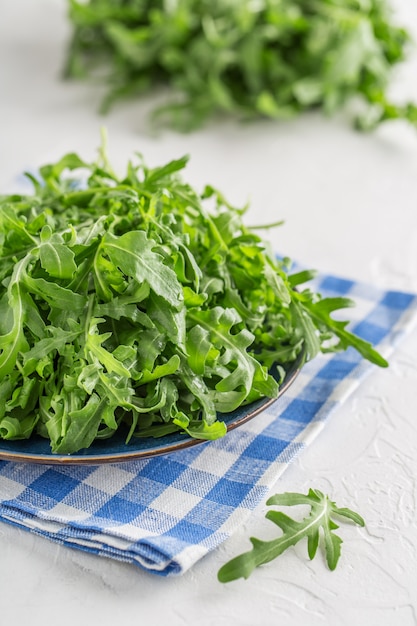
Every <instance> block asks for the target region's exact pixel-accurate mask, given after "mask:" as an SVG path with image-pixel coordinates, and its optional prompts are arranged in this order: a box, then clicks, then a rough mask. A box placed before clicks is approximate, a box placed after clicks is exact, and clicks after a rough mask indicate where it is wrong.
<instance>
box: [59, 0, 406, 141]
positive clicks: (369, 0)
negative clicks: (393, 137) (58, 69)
mask: <svg viewBox="0 0 417 626" xmlns="http://www.w3.org/2000/svg"><path fill="white" fill-rule="evenodd" d="M69 18H70V20H71V22H72V24H73V35H72V41H71V43H70V48H69V52H68V58H67V64H66V68H65V74H66V76H68V77H78V78H79V77H83V76H84V77H85V76H89V77H92V76H97V75H98V76H100V79H101V80H104V82H105V83H107V84H108V92H107V95H106V97H105V99H104V101H103V103H102V110H103V111H107V110H108V109H109V108H110V107H111V106H112V104H113V103H114V101H116V100H118V99H120V98H123V97H127V96H133V95H137V94H141V93H146V92H150V91H152V90H153V89H154V88H155V87H156V86H158V85H165V86H169V88H170V90H169V93H170V96H169V100H168V102H167V103H166V104H164V105H163V106H160V107H158V108H157V110H156V111H155V116H156V118H157V120H158V122H159V123H162V122H164V123H168V124H169V125H170V126H172V127H175V128H176V129H179V130H183V131H189V130H193V129H195V128H198V127H199V126H201V125H202V124H203V123H204V122H205V121H206V120H207V119H208V118H210V117H212V116H213V115H216V114H218V113H221V112H223V113H224V112H226V113H228V114H232V115H234V116H237V117H238V118H240V119H251V118H254V117H269V118H277V119H286V118H289V117H291V116H294V115H297V114H299V113H300V112H302V111H305V110H308V109H311V108H320V109H322V110H323V111H324V112H326V113H328V114H331V113H333V112H335V111H336V110H338V109H340V108H341V107H343V106H344V105H345V104H346V103H348V102H349V101H351V100H353V99H358V100H359V101H360V102H362V104H363V103H364V104H365V105H366V106H364V107H363V106H362V107H361V110H360V113H359V114H358V117H357V119H356V123H357V125H358V126H359V127H360V128H362V129H371V128H373V127H375V126H376V125H378V124H379V123H380V122H381V121H383V120H387V119H396V118H402V119H407V120H408V121H410V122H411V123H413V124H415V125H417V106H416V105H415V104H413V103H409V104H405V105H398V106H397V105H394V104H392V103H390V102H389V100H387V97H386V89H387V86H388V83H389V80H390V78H391V74H392V69H393V67H394V66H395V65H396V64H397V63H399V62H400V61H402V60H403V59H404V58H405V53H406V46H407V43H408V42H409V40H410V36H409V34H408V33H407V31H406V30H405V29H404V28H401V27H399V26H397V25H395V24H394V21H393V18H392V14H391V11H390V8H389V6H388V3H387V0H88V1H87V2H85V0H84V1H83V2H80V1H77V0H69ZM103 74H104V75H103Z"/></svg>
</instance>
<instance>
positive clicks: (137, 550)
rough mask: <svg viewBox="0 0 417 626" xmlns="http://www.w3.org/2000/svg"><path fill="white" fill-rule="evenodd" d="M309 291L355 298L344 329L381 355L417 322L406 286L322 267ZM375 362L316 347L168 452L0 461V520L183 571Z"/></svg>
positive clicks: (228, 529)
mask: <svg viewBox="0 0 417 626" xmlns="http://www.w3.org/2000/svg"><path fill="white" fill-rule="evenodd" d="M313 287H314V289H316V290H317V291H319V292H320V293H322V294H323V295H324V296H339V295H343V296H348V297H351V298H353V299H354V300H355V302H356V307H355V308H354V309H351V310H349V317H350V319H352V320H353V323H352V326H351V328H352V329H353V330H354V332H356V333H357V334H359V335H360V336H362V337H363V338H364V339H367V340H368V341H370V342H372V343H373V344H376V345H377V346H378V349H379V350H380V351H381V353H382V354H383V355H384V356H386V357H388V356H389V354H390V352H391V351H392V349H393V347H394V345H395V343H396V342H397V340H398V339H399V338H400V336H402V335H404V334H405V333H407V332H410V331H411V329H412V327H413V325H414V322H415V320H416V318H417V297H416V296H415V295H412V294H407V293H402V292H398V291H380V290H378V289H375V288H374V287H372V286H370V285H365V284H361V283H355V282H353V281H350V280H345V279H341V278H338V277H336V276H327V275H326V276H321V277H319V278H318V279H317V280H316V281H315V284H314V285H313ZM374 367H375V366H372V365H370V364H369V363H368V362H366V361H364V360H363V359H361V358H360V357H359V356H358V355H357V354H356V352H355V351H354V350H351V349H349V350H347V351H346V352H345V353H342V354H335V355H327V356H326V355H320V356H318V357H317V358H316V359H314V360H313V361H312V362H310V363H308V364H307V365H306V366H305V367H304V368H303V370H302V372H301V373H300V375H299V376H298V378H297V380H296V382H295V383H294V384H293V385H292V387H291V388H290V389H289V390H288V391H287V392H286V393H285V394H284V395H283V396H282V397H281V398H280V399H279V400H278V401H277V402H276V403H275V404H273V405H272V406H271V407H270V408H268V409H267V410H265V411H264V412H263V413H262V414H260V415H259V416H257V417H256V418H255V419H253V420H252V421H250V422H248V423H247V424H245V425H242V426H241V427H240V428H238V429H236V430H235V431H232V432H230V433H228V435H227V436H226V437H225V438H224V439H222V440H220V441H214V442H210V443H207V444H204V445H200V446H195V447H192V448H189V449H187V450H184V451H179V452H176V453H173V454H170V455H167V456H164V457H156V458H153V459H150V460H141V461H132V462H126V463H121V464H114V465H101V466H88V467H85V466H78V467H77V466H70V467H61V466H42V465H35V464H19V463H11V462H0V519H1V520H3V521H4V522H9V523H11V524H15V525H16V526H19V527H21V528H24V529H27V530H29V531H31V532H33V533H36V534H38V535H41V536H43V537H47V538H49V539H51V540H54V541H56V542H59V543H61V544H63V545H65V546H70V547H72V548H77V549H79V550H86V551H88V552H93V553H95V554H97V555H100V556H105V557H110V558H114V559H118V560H120V561H126V562H129V563H134V564H136V565H138V566H139V567H141V568H144V569H147V570H149V571H151V572H153V573H157V574H160V575H164V576H166V575H174V574H181V573H183V572H184V571H186V570H187V569H189V568H190V567H191V566H192V565H193V564H194V563H195V562H196V561H198V560H199V559H200V558H202V557H203V556H204V555H205V554H207V553H208V552H209V551H210V550H213V549H214V548H216V547H217V546H219V544H221V543H222V542H223V541H225V540H226V539H227V538H228V537H229V536H230V535H231V534H232V533H233V532H234V530H236V528H238V527H239V525H241V524H242V523H243V522H244V521H245V520H246V519H247V518H248V516H249V515H250V513H251V511H253V509H254V508H255V507H256V506H257V505H258V504H259V503H261V502H262V501H263V500H264V499H265V498H266V496H267V494H268V492H269V490H270V488H271V487H272V486H273V485H274V483H275V482H276V480H277V478H278V477H279V476H280V474H281V473H282V472H283V471H284V470H285V468H286V467H287V465H288V463H290V461H291V460H292V459H293V458H294V457H295V456H296V455H297V454H299V453H300V451H301V450H302V449H303V448H304V447H305V446H306V445H308V444H310V443H311V442H312V441H313V439H314V437H315V436H316V435H317V434H318V433H319V431H320V430H321V428H323V426H324V424H325V422H326V420H327V418H328V417H329V415H330V414H331V413H333V412H334V410H335V409H336V408H337V406H338V405H340V403H342V402H343V401H344V400H345V399H346V398H347V397H348V396H349V394H351V393H352V392H353V391H354V390H355V389H356V388H357V386H358V385H359V383H360V382H361V381H362V380H363V378H364V376H365V374H367V373H368V372H370V371H372V370H373V369H374Z"/></svg>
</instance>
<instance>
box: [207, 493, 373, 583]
mask: <svg viewBox="0 0 417 626" xmlns="http://www.w3.org/2000/svg"><path fill="white" fill-rule="evenodd" d="M267 505H280V506H294V505H308V506H310V513H309V515H307V516H306V517H305V518H304V519H302V520H301V521H296V520H294V519H292V518H290V517H288V516H287V515H285V513H282V512H281V511H276V510H272V511H268V513H267V514H266V518H267V519H269V520H271V522H273V523H274V524H276V525H277V526H278V527H279V528H280V529H281V530H282V535H281V536H280V537H278V538H277V539H273V540H271V541H261V540H260V539H255V538H253V537H252V538H251V540H250V541H251V543H252V549H251V550H250V551H249V552H245V553H244V554H242V555H240V556H238V557H236V558H234V559H232V560H231V561H229V562H228V563H226V564H225V565H223V567H222V568H221V569H220V570H219V572H218V579H219V581H220V582H223V583H225V582H230V581H231V580H236V579H237V578H248V577H249V576H250V575H251V573H252V572H253V570H254V569H255V568H256V567H259V566H260V565H263V564H265V563H269V562H270V561H272V560H273V559H275V558H277V557H278V556H280V555H281V554H282V553H283V552H284V551H285V550H287V549H288V548H289V547H291V546H294V545H295V544H297V543H298V542H299V541H301V540H302V539H307V540H308V555H309V557H310V559H313V558H314V556H315V555H316V552H317V548H318V546H319V542H320V533H321V534H322V537H323V544H324V553H325V558H326V561H327V565H328V566H329V569H331V570H334V569H335V568H336V566H337V563H338V561H339V558H340V546H341V544H342V539H341V538H340V537H339V536H338V535H336V534H335V533H334V531H335V530H337V528H339V526H338V525H337V524H336V522H335V521H334V520H333V517H334V516H338V517H344V518H346V519H349V520H351V521H353V522H354V523H355V524H358V525H359V526H365V522H364V520H363V518H362V517H361V516H360V515H359V514H358V513H355V512H354V511H351V510H350V509H347V508H342V509H340V508H338V507H337V506H336V504H335V503H334V502H332V501H331V500H330V499H329V497H328V496H326V495H324V494H323V493H322V492H321V491H319V490H318V489H310V490H309V492H308V494H306V495H304V494H299V493H283V494H277V495H274V496H272V497H271V498H269V500H268V501H267Z"/></svg>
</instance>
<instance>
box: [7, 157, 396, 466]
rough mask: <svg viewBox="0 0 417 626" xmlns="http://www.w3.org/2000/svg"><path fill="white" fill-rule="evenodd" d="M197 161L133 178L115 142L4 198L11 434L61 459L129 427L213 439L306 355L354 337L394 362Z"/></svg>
mask: <svg viewBox="0 0 417 626" xmlns="http://www.w3.org/2000/svg"><path fill="white" fill-rule="evenodd" d="M186 162H187V159H186V158H185V157H184V158H181V159H177V160H175V161H171V162H170V163H168V164H166V165H163V166H162V167H156V168H153V169H149V168H148V167H146V165H145V164H144V163H143V161H142V160H139V163H137V162H136V161H135V162H130V163H129V164H128V166H127V171H126V174H125V175H124V176H122V177H118V176H117V175H116V174H115V173H114V172H113V170H112V168H111V166H110V164H109V162H108V159H107V155H106V154H105V150H104V148H102V149H101V151H100V156H99V159H98V161H97V162H94V163H91V164H88V163H86V162H84V161H83V160H82V159H81V158H80V157H78V156H77V155H75V154H74V153H70V154H68V155H66V156H64V157H63V158H62V159H60V160H59V161H58V162H57V163H54V164H49V165H46V166H44V167H42V168H40V180H37V179H34V178H33V177H30V179H31V180H32V182H33V184H34V191H33V194H32V195H26V196H21V195H12V196H7V197H3V198H2V197H0V261H1V263H0V268H1V269H0V277H1V282H0V437H2V438H5V439H23V438H28V437H30V436H31V434H32V433H37V434H39V435H41V436H43V437H46V438H48V439H49V440H50V442H51V449H52V451H53V452H56V453H61V454H70V453H72V452H76V451H78V450H79V449H81V448H85V447H88V446H90V445H91V443H92V442H93V441H94V440H95V439H97V438H107V437H111V436H112V435H113V434H114V433H116V431H120V432H122V433H124V436H125V440H126V442H127V443H128V442H129V441H130V440H131V439H132V437H149V436H155V437H160V436H164V435H166V434H167V433H170V432H174V431H181V432H183V433H187V434H188V435H191V436H192V437H195V438H198V439H208V440H211V439H215V438H218V437H221V436H223V435H224V434H225V433H226V426H225V424H224V423H223V422H222V421H220V420H218V415H219V413H228V412H230V411H233V410H235V409H236V408H238V407H240V406H242V405H245V404H249V403H251V402H253V401H254V400H258V399H260V398H262V397H268V398H275V397H277V396H278V393H279V389H280V385H281V383H282V382H283V380H284V379H285V371H286V368H288V367H292V366H294V364H295V363H296V362H297V361H298V360H299V361H300V363H304V361H306V360H307V361H308V360H310V359H313V358H314V357H315V356H316V354H317V353H318V352H325V351H337V350H344V349H346V348H347V347H348V346H353V347H354V348H356V350H358V351H359V352H360V353H361V354H362V355H363V356H364V358H366V359H368V360H370V361H371V362H373V363H375V364H377V365H380V366H386V365H387V363H386V361H385V360H384V359H383V358H382V357H381V356H380V355H379V354H378V352H377V351H376V350H375V349H374V348H373V347H372V346H371V345H370V344H368V343H366V342H364V341H363V340H361V339H360V338H359V337H356V336H355V335H353V334H352V333H349V332H348V331H347V330H346V329H345V326H346V324H347V322H338V321H335V320H333V318H332V317H331V313H333V311H335V310H337V309H339V308H345V307H346V306H349V305H350V304H352V303H351V302H350V301H349V300H347V299H346V298H343V299H323V298H322V297H321V296H320V294H317V293H314V292H313V291H312V290H311V289H309V288H307V287H305V286H304V283H305V282H306V281H308V280H310V278H311V277H312V272H309V271H304V272H301V273H300V272H299V273H297V274H291V271H290V266H291V264H290V262H289V260H288V259H282V260H279V259H276V258H274V257H273V256H272V255H271V254H270V253H269V250H268V244H267V242H265V241H263V240H262V239H261V237H259V236H258V234H256V232H255V230H254V229H251V228H249V227H247V226H246V225H245V223H244V217H243V216H244V210H241V209H236V208H234V207H232V206H230V204H229V203H228V202H227V201H226V200H225V198H224V197H223V195H222V194H221V193H220V192H218V191H216V190H215V189H214V188H213V187H211V186H207V187H206V188H205V189H204V191H203V193H202V194H199V193H197V192H196V191H195V190H194V189H193V188H192V187H191V186H190V185H188V184H186V183H185V182H183V181H182V179H181V178H180V176H179V171H180V170H181V169H182V168H184V166H185V164H186ZM272 368H274V369H272Z"/></svg>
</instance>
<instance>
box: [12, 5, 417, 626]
mask: <svg viewBox="0 0 417 626" xmlns="http://www.w3.org/2000/svg"><path fill="white" fill-rule="evenodd" d="M395 6H396V7H397V8H398V13H397V15H398V20H399V21H401V22H402V23H403V24H406V25H407V26H408V28H409V29H410V30H412V31H413V32H414V33H415V34H417V6H416V3H415V2H413V1H412V0H402V2H399V1H397V2H396V4H395ZM65 10H66V3H65V2H64V0H60V1H58V0H36V1H33V0H32V1H31V0H0V193H2V192H4V191H5V190H6V187H8V188H10V181H11V180H13V177H14V176H15V175H16V174H17V173H18V172H20V171H22V170H23V169H25V168H29V167H34V166H36V165H39V164H41V163H42V162H43V161H44V160H45V159H49V158H59V157H60V156H62V154H63V153H64V152H65V151H77V152H79V153H80V154H81V156H82V157H85V158H86V159H88V158H92V157H93V156H94V155H95V151H96V148H97V146H98V144H99V129H100V126H101V125H105V126H106V127H107V129H108V133H109V136H110V152H111V158H112V160H113V161H114V163H115V164H116V166H117V167H122V166H123V164H124V163H126V161H127V159H128V158H129V157H130V156H131V155H132V153H133V152H134V151H140V152H142V153H143V154H144V155H145V158H146V161H147V163H148V164H149V165H151V166H153V165H158V164H163V163H165V162H166V161H167V160H169V159H171V158H178V157H179V156H181V155H183V154H190V155H192V159H191V162H190V164H189V166H188V168H187V174H186V177H187V179H188V181H189V182H190V183H191V184H193V185H195V186H196V187H197V188H199V189H201V188H202V187H203V185H204V184H205V183H211V184H213V185H214V186H216V187H218V188H220V189H221V190H222V191H223V192H224V194H225V195H226V197H228V198H229V199H230V200H231V201H232V202H235V203H237V204H239V203H240V204H243V203H244V202H246V200H247V199H248V198H250V200H251V209H250V211H249V213H248V215H247V222H248V224H251V223H254V222H255V221H256V223H267V222H270V221H275V220H279V219H284V220H285V226H283V227H281V228H279V229H278V230H276V231H273V232H272V231H271V232H269V234H268V237H269V238H270V240H271V242H272V243H273V245H274V247H275V248H276V249H277V250H279V251H280V252H282V253H284V254H286V255H288V256H290V257H292V258H295V259H298V260H299V261H301V262H302V263H303V264H304V265H307V266H309V267H314V268H317V269H321V270H323V271H330V272H334V273H339V274H341V275H344V276H347V277H351V278H356V279H361V280H365V281H369V282H372V283H374V284H375V285H377V286H380V287H384V288H394V289H395V288H397V289H404V290H408V291H413V292H417V131H416V130H415V129H412V128H410V127H408V126H407V125H406V124H404V123H401V122H399V123H390V124H386V125H385V126H383V127H381V128H380V129H379V130H378V131H377V132H375V133H373V134H372V135H362V134H359V133H357V132H355V131H354V130H353V129H352V128H351V127H350V125H349V122H348V120H346V118H345V117H344V116H337V118H335V119H332V120H328V119H324V118H323V117H321V115H320V114H309V115H305V116H303V117H301V118H299V119H297V120H294V121H291V122H285V123H281V124H280V123H270V122H260V123H256V124H251V125H244V126H241V125H238V124H236V123H230V122H221V123H216V124H215V125H214V124H212V125H210V126H208V127H207V128H205V129H204V130H201V131H199V132H196V133H194V134H192V135H178V134H176V133H173V132H163V133H161V134H159V136H157V137H155V136H151V135H150V133H149V129H148V127H147V122H146V112H147V111H148V110H149V108H150V106H151V104H152V101H151V100H149V99H145V100H143V101H141V102H130V103H124V104H120V105H119V106H117V108H115V109H114V110H113V111H112V113H111V114H110V115H109V116H107V117H106V118H100V117H99V116H98V115H97V108H98V104H99V101H100V97H101V95H102V92H101V91H100V89H99V88H97V87H93V86H91V85H87V84H79V83H68V82H67V83H65V82H63V81H62V80H61V78H60V73H61V69H62V66H63V61H64V56H65V46H66V42H67V41H68V36H69V27H68V23H67V20H66V17H65ZM416 77H417V51H414V52H412V54H411V55H410V61H409V62H408V63H407V64H405V65H404V66H402V67H401V69H400V70H399V71H398V72H397V73H396V74H395V77H394V80H393V84H392V95H393V97H394V96H395V97H398V98H403V97H405V96H410V97H411V96H412V97H414V99H415V100H416V101H417V80H416ZM416 352H417V332H416V331H414V333H413V334H411V335H410V336H409V337H408V338H406V339H405V340H404V341H403V342H402V344H401V345H400V346H399V348H398V349H397V351H396V353H395V355H394V356H393V357H392V359H391V364H390V367H389V369H388V370H384V371H381V370H377V368H375V371H374V372H373V374H372V375H371V376H370V377H368V378H367V379H366V381H365V382H364V384H363V385H362V386H361V388H360V389H359V391H358V392H356V393H355V395H354V396H353V397H352V398H351V399H350V400H349V401H348V402H347V403H346V404H345V405H344V407H342V408H341V409H340V410H339V411H338V412H337V414H336V415H334V416H333V418H332V419H331V421H330V422H329V423H328V424H327V426H326V428H325V429H324V431H323V433H322V434H321V435H320V436H319V438H318V439H316V440H315V441H314V442H313V444H312V445H311V446H310V447H309V448H308V449H307V450H306V451H305V452H303V454H302V455H301V457H299V458H298V459H297V460H296V461H295V462H294V463H293V464H292V465H291V466H290V468H289V469H288V470H287V471H286V472H285V474H284V476H283V477H282V478H281V479H280V480H279V482H278V484H277V485H276V487H275V488H274V489H273V491H272V493H275V492H278V491H279V492H281V491H285V490H290V491H306V490H307V489H308V487H310V486H312V487H316V488H319V489H321V490H323V491H325V492H326V493H328V494H329V495H331V497H332V498H333V499H334V500H335V501H336V502H337V503H338V504H339V506H351V507H352V508H353V509H355V510H358V511H359V512H360V513H361V514H362V515H363V516H364V517H365V519H366V522H367V525H366V528H365V529H357V528H356V527H353V526H343V527H342V528H341V530H340V533H341V535H342V537H343V538H344V540H345V543H344V544H343V546H342V558H341V560H340V564H339V567H338V568H337V570H336V571H335V572H333V573H332V572H330V571H329V570H328V569H327V568H326V566H325V564H324V561H323V559H322V557H321V556H320V555H319V556H318V557H317V558H316V559H315V560H314V561H312V562H310V561H308V559H307V556H306V546H305V545H298V546H297V547H296V548H295V549H291V550H289V551H288V552H287V553H285V554H284V555H283V556H281V557H280V558H279V559H278V560H277V561H275V562H272V563H270V564H269V565H267V566H264V567H263V568H261V569H259V570H257V571H256V572H255V573H254V574H253V575H252V577H251V578H250V579H249V580H248V581H242V580H240V581H237V582H234V583H230V584H228V585H222V584H220V583H219V582H217V578H216V574H217V571H218V569H219V567H220V566H221V565H222V564H223V563H225V562H226V561H227V560H228V559H230V558H232V557H233V556H235V555H237V554H239V553H240V552H242V551H244V550H246V549H247V548H248V547H249V544H248V537H249V536H252V535H255V536H258V537H262V538H267V537H272V536H274V530H275V529H274V528H273V527H272V528H271V524H270V523H269V522H267V521H266V520H265V519H264V514H265V510H266V507H265V506H260V507H259V508H258V510H257V511H255V513H254V514H253V515H252V517H251V519H250V521H249V522H248V523H247V524H246V525H245V527H242V528H241V529H240V530H239V531H238V532H237V533H236V534H235V535H234V536H233V537H232V538H231V539H230V540H229V541H228V542H227V543H225V544H224V545H223V546H221V547H220V548H219V549H218V550H217V551H215V552H214V553H212V554H210V555H209V556H208V557H206V558H205V559H204V560H203V561H201V562H199V563H198V564H197V565H196V566H195V567H194V568H193V569H192V570H191V571H189V572H188V573H186V574H185V575H184V576H182V577H180V578H170V579H162V578H159V577H157V576H154V575H152V574H148V573H146V572H143V571H141V570H139V569H136V568H134V567H133V566H128V565H124V564H119V563H115V562H112V561H110V560H105V559H100V558H99V557H94V556H91V555H87V554H83V553H79V552H77V551H74V550H69V549H67V548H63V547H60V546H57V545H55V544H53V543H51V542H49V541H47V540H44V539H41V538H39V537H35V536H33V535H31V534H29V533H26V532H24V531H19V530H17V529H15V528H12V527H9V526H7V525H5V524H1V526H0V555H1V557H0V563H1V564H0V589H1V592H2V608H1V623H2V624H3V623H4V624H11V623H13V624H20V623H30V624H31V625H32V626H38V625H40V624H43V625H44V624H52V623H59V624H60V625H61V626H69V625H70V624H74V623H76V624H80V625H81V626H82V625H83V624H95V623H99V624H100V625H101V626H107V625H110V624H116V623H122V624H123V625H124V626H129V625H130V624H139V623H151V624H156V626H159V624H164V623H169V624H170V626H182V625H183V624H184V625H185V624H197V623H198V624H199V625H200V626H209V625H210V626H211V625H212V624H213V625H214V624H216V626H226V625H230V624H238V625H242V626H256V625H257V624H262V626H272V625H274V626H275V625H276V624H279V623H280V621H281V620H283V621H284V622H285V624H286V626H301V625H302V626H315V625H323V624H331V626H342V625H343V626H345V625H346V626H352V625H356V624H358V625H362V624H367V625H368V626H374V625H375V626H376V625H378V626H391V625H397V624H401V626H415V625H416V624H417V521H416V520H417V514H416V503H417V484H416V475H417V461H416V459H417V399H416V393H415V390H416V383H417V361H416V356H415V355H416Z"/></svg>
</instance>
